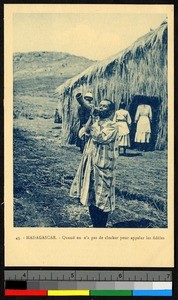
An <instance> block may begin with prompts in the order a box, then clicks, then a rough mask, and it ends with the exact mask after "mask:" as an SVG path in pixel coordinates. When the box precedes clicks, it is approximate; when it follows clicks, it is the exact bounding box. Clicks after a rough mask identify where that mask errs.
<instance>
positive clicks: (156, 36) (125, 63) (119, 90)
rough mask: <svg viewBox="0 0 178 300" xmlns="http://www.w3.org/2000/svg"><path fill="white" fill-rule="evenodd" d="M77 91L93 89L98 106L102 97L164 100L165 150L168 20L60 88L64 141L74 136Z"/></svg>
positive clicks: (162, 139)
mask: <svg viewBox="0 0 178 300" xmlns="http://www.w3.org/2000/svg"><path fill="white" fill-rule="evenodd" d="M78 91H80V92H82V93H83V94H84V93H85V92H86V91H91V92H92V93H93V95H94V99H95V103H96V105H97V104H98V103H99V102H100V100H101V98H103V97H108V98H110V99H112V100H113V101H114V102H115V103H116V105H118V104H119V103H120V101H121V100H124V101H126V102H127V103H128V102H129V101H132V99H133V97H134V95H146V96H150V97H157V98H159V99H161V105H160V112H159V116H160V118H159V131H158V137H157V141H156V148H157V149H163V148H164V147H165V145H166V139H167V126H166V124H167V96H168V94H167V22H166V21H164V22H163V23H162V24H161V25H160V26H159V27H158V28H157V29H155V30H153V31H150V32H149V33H147V34H146V35H144V36H143V37H141V38H139V39H138V40H137V41H136V42H135V43H133V44H132V45H131V46H130V47H128V48H127V49H125V50H123V51H121V52H119V53H118V54H116V55H114V56H112V57H109V58H108V59H106V60H103V61H100V62H97V63H96V64H94V65H92V66H91V67H89V68H88V69H86V70H85V71H84V72H82V73H81V74H79V75H77V76H75V77H73V78H72V79H69V80H67V81H66V82H65V83H64V84H63V85H61V86H59V87H58V88H57V90H56V93H58V94H59V98H60V102H61V103H62V105H63V137H62V140H63V142H64V143H70V142H71V141H72V140H73V135H75V125H76V122H77V107H78V104H77V102H76V99H75V95H76V93H77V92H78ZM163 124H164V126H162V125H163Z"/></svg>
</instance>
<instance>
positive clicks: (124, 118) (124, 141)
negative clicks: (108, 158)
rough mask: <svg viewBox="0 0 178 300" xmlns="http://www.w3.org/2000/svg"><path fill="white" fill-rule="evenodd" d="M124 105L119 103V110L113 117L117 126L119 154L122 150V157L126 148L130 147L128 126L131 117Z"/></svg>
mask: <svg viewBox="0 0 178 300" xmlns="http://www.w3.org/2000/svg"><path fill="white" fill-rule="evenodd" d="M125 107H126V104H125V103H123V102H121V103H120V105H119V110H116V112H115V115H114V119H113V121H114V122H117V124H118V131H119V153H120V148H121V147H122V148H123V153H124V155H125V154H126V149H127V147H130V136H129V133H130V130H129V126H130V124H131V122H132V121H131V117H130V114H129V112H128V111H127V110H126V109H125Z"/></svg>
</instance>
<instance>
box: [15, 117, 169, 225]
mask: <svg viewBox="0 0 178 300" xmlns="http://www.w3.org/2000/svg"><path fill="white" fill-rule="evenodd" d="M60 134H61V125H60V124H54V122H53V119H43V118H36V119H34V120H27V119H23V118H21V119H17V120H15V122H14V209H15V210H14V212H15V214H14V216H15V219H14V221H15V222H14V225H15V226H18V227H88V226H89V225H91V221H90V218H89V215H88V210H87V208H86V207H84V206H82V205H80V204H79V203H78V201H77V200H74V199H72V198H70V197H69V189H70V185H71V182H72V179H73V177H74V175H75V172H76V169H77V167H78V164H79V161H80V158H81V154H80V152H79V150H78V148H77V147H76V146H68V147H62V146H61V143H60ZM166 177H167V169H166V153H165V152H162V151H155V152H148V153H138V152H136V151H131V150H130V151H129V153H128V156H127V157H124V156H120V158H119V161H118V168H117V184H116V210H115V211H114V213H113V214H111V215H110V217H109V222H108V226H109V227H118V228H119V227H127V228H128V227H135V228H136V227H144V228H145V227H165V226H166V225H167V223H166V220H167V216H166V210H167V208H166V201H167V195H166Z"/></svg>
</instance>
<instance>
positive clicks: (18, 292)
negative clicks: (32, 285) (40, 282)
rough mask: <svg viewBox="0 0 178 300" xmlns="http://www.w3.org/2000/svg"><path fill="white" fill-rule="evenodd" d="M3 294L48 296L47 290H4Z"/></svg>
mask: <svg viewBox="0 0 178 300" xmlns="http://www.w3.org/2000/svg"><path fill="white" fill-rule="evenodd" d="M5 296H48V291H47V290H5Z"/></svg>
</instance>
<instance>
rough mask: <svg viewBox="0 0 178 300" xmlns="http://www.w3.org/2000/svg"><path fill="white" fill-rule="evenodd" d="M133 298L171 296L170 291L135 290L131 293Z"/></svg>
mask: <svg viewBox="0 0 178 300" xmlns="http://www.w3.org/2000/svg"><path fill="white" fill-rule="evenodd" d="M133 296H172V290H147V291H146V290H145V291H141V290H137V291H133Z"/></svg>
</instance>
